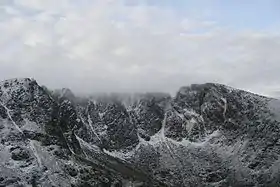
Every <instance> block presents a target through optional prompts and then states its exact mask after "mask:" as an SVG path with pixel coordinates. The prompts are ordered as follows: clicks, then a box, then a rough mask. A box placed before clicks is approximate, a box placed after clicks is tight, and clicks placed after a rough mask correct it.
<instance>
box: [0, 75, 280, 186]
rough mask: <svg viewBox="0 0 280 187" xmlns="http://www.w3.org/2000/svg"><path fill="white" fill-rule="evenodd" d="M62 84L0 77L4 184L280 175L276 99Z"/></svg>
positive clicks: (253, 181)
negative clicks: (136, 92) (125, 92)
mask: <svg viewBox="0 0 280 187" xmlns="http://www.w3.org/2000/svg"><path fill="white" fill-rule="evenodd" d="M61 93H63V94H61ZM61 93H60V92H52V91H50V90H47V89H46V88H45V87H42V86H39V85H38V83H37V82H36V81H35V80H34V79H28V78H27V79H25V78H24V79H10V80H6V81H1V82H0V102H1V105H0V135H1V136H0V137H1V138H0V140H1V143H0V158H1V159H2V162H0V171H1V172H0V173H1V175H0V185H4V186H9V185H10V186H17V185H18V186H20V185H21V186H28V185H30V186H32V185H33V186H34V185H35V186H36V185H37V186H38V185H39V186H51V185H52V186H71V185H72V186H133V185H134V186H137V185H138V186H267V185H271V186H273V185H274V186H275V185H278V184H279V178H278V177H277V176H278V174H280V171H278V169H277V168H278V166H280V165H279V164H278V162H279V160H278V156H279V153H280V140H279V137H280V136H279V135H280V134H279V133H280V126H279V124H280V120H279V116H278V115H279V111H280V110H279V108H280V103H279V101H278V100H277V99H273V98H267V97H264V96H260V95H257V94H253V93H249V92H246V91H242V90H239V89H234V88H231V87H228V86H225V85H222V84H217V83H206V84H200V85H199V84H193V85H190V86H187V87H186V86H185V87H181V88H180V89H179V91H178V93H177V94H176V95H175V96H174V97H171V96H170V95H168V94H158V93H157V94H151V93H150V94H140V96H137V97H136V98H135V97H132V96H131V98H130V96H129V97H128V98H127V97H126V96H120V95H116V94H115V95H111V96H108V97H105V98H104V97H99V98H94V97H93V98H92V97H86V98H84V97H83V98H81V97H76V96H75V95H74V94H73V93H71V90H67V89H64V90H63V92H61ZM279 163H280V162H279ZM120 168H121V169H120ZM9 171H10V172H9ZM131 173H132V174H131ZM30 176H31V177H30ZM148 176H149V177H148ZM28 177H29V178H28Z"/></svg>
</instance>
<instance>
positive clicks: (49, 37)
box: [0, 0, 280, 95]
mask: <svg viewBox="0 0 280 187" xmlns="http://www.w3.org/2000/svg"><path fill="white" fill-rule="evenodd" d="M13 77H34V78H35V79H36V80H37V81H38V82H39V83H40V84H44V85H46V86H48V87H50V88H59V87H69V88H71V89H72V90H74V91H75V92H87V93H89V92H111V91H116V92H134V91H137V92H139V91H168V92H174V91H176V90H178V89H179V87H181V86H184V85H189V84H191V83H203V82H219V83H223V84H227V85H231V86H234V87H238V88H243V89H246V90H250V91H253V92H256V93H261V94H266V95H273V94H276V93H280V1H279V0H246V1H244V0H226V1H225V0H126V1H125V0H108V1H106V0H0V79H1V80H3V79H8V78H13Z"/></svg>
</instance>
